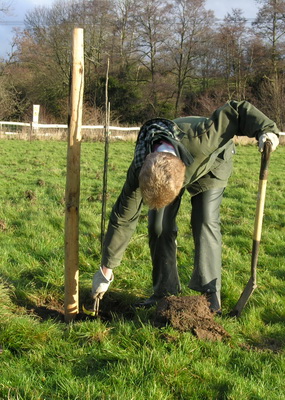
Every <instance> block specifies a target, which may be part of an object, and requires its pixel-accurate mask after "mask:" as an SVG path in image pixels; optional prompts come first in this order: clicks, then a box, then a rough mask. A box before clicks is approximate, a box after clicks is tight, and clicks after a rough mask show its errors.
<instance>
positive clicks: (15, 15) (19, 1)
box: [0, 0, 257, 59]
mask: <svg viewBox="0 0 285 400" xmlns="http://www.w3.org/2000/svg"><path fill="white" fill-rule="evenodd" d="M3 2H6V3H7V2H9V3H11V11H10V15H2V14H0V38H1V41H0V43H1V44H0V58H2V59H3V58H4V59H7V58H8V56H9V53H10V52H11V45H12V42H13V36H14V29H15V28H16V29H22V28H23V27H24V18H25V14H26V12H28V11H31V10H33V9H34V8H35V7H36V6H43V5H44V6H46V7H50V6H52V4H53V3H54V0H0V4H2V3H3ZM205 4H206V5H205V8H206V9H208V10H209V9H210V10H213V11H214V13H215V16H216V17H217V18H218V19H223V17H224V16H225V15H226V14H227V13H231V11H232V9H233V8H240V9H241V10H243V12H244V14H243V16H244V17H245V18H248V19H250V20H251V19H253V18H255V16H256V12H257V4H256V1H255V0H239V1H238V2H237V3H235V2H233V1H231V0H206V3H205Z"/></svg>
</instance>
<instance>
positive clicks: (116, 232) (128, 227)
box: [102, 162, 142, 268]
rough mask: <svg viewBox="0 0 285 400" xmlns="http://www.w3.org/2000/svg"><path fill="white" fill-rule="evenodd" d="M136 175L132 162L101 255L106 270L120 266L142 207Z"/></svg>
mask: <svg viewBox="0 0 285 400" xmlns="http://www.w3.org/2000/svg"><path fill="white" fill-rule="evenodd" d="M138 175H139V170H137V169H135V167H134V162H132V164H131V166H130V168H129V170H128V173H127V178H126V181H125V184H124V186H123V189H122V191H121V194H120V195H119V197H118V199H117V201H116V203H115V204H114V206H113V208H112V212H111V215H110V219H109V224H108V229H107V233H106V236H105V239H104V244H103V253H102V265H105V266H106V267H108V268H114V267H117V266H118V265H119V264H120V262H121V259H122V257H123V254H124V251H125V249H126V247H127V245H128V244H129V241H130V239H131V236H132V234H133V232H134V231H135V229H136V226H137V222H138V219H139V216H140V212H141V207H142V197H141V193H140V189H139V182H138Z"/></svg>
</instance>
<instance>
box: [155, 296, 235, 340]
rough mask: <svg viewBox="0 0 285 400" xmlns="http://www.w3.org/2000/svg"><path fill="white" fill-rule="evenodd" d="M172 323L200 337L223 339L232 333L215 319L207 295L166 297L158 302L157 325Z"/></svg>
mask: <svg viewBox="0 0 285 400" xmlns="http://www.w3.org/2000/svg"><path fill="white" fill-rule="evenodd" d="M166 324H170V325H171V326H172V327H173V328H175V329H178V330H179V331H181V332H186V331H191V332H192V333H193V334H194V335H195V336H197V337H198V338H199V339H204V340H205V339H206V340H211V341H222V340H223V339H226V338H229V337H230V335H229V334H228V333H227V332H226V331H225V329H224V328H223V327H222V326H221V325H219V324H218V323H217V322H216V321H215V320H214V314H213V313H212V312H211V311H210V309H209V303H208V302H207V300H206V297H205V296H184V297H176V296H169V297H164V298H163V299H161V300H160V301H159V302H158V303H157V308H156V314H155V325H157V326H162V325H166Z"/></svg>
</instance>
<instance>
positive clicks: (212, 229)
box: [148, 188, 224, 297]
mask: <svg viewBox="0 0 285 400" xmlns="http://www.w3.org/2000/svg"><path fill="white" fill-rule="evenodd" d="M223 192H224V188H219V189H210V190H207V191H206V192H203V193H199V194H197V195H195V196H193V197H191V204H192V210H191V227H192V233H193V238H194V245H195V256H194V269H193V271H192V276H191V279H190V283H189V287H190V288H191V289H193V290H196V291H198V292H202V293H206V292H208V293H210V292H216V291H217V290H220V289H221V251H222V237H221V230H220V205H221V201H222V197H223ZM182 195H183V193H181V194H180V196H178V197H177V198H176V199H175V201H174V202H173V203H171V204H170V205H169V206H167V207H165V208H164V209H162V210H158V211H155V210H150V211H149V220H148V221H149V223H148V233H149V247H150V253H151V259H152V266H153V270H152V278H153V291H154V296H157V297H162V296H166V295H170V294H174V295H176V294H178V293H179V292H180V291H181V285H180V279H179V274H178V268H177V260H176V254H177V246H176V238H177V233H178V228H177V225H176V215H177V212H178V210H179V207H180V203H181V197H182ZM191 264H192V261H191V260H189V274H190V268H191Z"/></svg>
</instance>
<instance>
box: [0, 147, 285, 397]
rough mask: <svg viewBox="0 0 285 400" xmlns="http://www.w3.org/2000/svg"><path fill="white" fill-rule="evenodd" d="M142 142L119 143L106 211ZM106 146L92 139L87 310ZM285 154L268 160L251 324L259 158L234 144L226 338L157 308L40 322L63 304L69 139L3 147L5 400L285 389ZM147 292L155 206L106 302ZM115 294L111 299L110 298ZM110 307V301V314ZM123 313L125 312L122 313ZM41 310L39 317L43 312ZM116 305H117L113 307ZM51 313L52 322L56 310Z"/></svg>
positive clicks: (186, 243) (0, 370) (1, 376)
mask: <svg viewBox="0 0 285 400" xmlns="http://www.w3.org/2000/svg"><path fill="white" fill-rule="evenodd" d="M133 150H134V143H127V142H116V143H111V144H110V169H109V191H108V206H107V213H108V214H109V213H110V209H111V206H112V204H113V203H114V201H115V200H116V198H117V196H118V194H119V192H120V190H121V186H122V184H123V181H124V177H125V173H126V170H127V168H128V165H129V163H130V161H131V159H132V154H133ZM103 155H104V145H103V144H102V143H83V144H82V151H81V203H80V302H81V303H82V302H84V301H86V300H87V299H88V298H89V293H90V287H91V280H92V275H93V273H94V271H96V270H97V269H98V267H99V264H100V223H101V196H102V195H101V193H102V176H103ZM284 157H285V147H283V146H280V147H279V148H278V150H277V151H276V152H275V153H273V154H272V158H271V163H270V172H269V180H268V186H267V196H266V206H265V215H264V221H263V230H262V244H261V248H260V254H259V262H258V288H257V289H256V290H255V292H254V293H253V295H252V296H251V298H250V300H249V302H248V304H247V305H246V307H245V309H244V311H243V313H242V316H241V317H240V318H239V319H235V318H230V317H228V316H227V313H228V312H229V311H231V309H232V308H233V306H234V305H235V304H236V301H237V300H238V298H239V295H240V294H241V292H242V290H243V289H244V287H245V284H246V283H247V280H248V279H249V275H250V257H251V245H252V232H253V223H254V215H255V206H256V194H257V188H258V175H259V166H260V154H259V153H258V151H257V149H256V148H255V147H254V146H238V148H237V155H236V156H235V163H234V165H235V168H234V173H233V176H232V177H231V180H230V183H229V185H228V188H227V189H226V192H225V196H224V200H223V204H222V230H223V289H222V302H223V310H224V315H223V317H221V318H219V317H217V321H218V322H219V323H220V324H221V325H222V326H223V327H224V328H225V329H226V330H227V331H228V332H229V334H230V335H231V338H230V339H229V340H227V341H225V342H206V341H202V340H198V339H197V338H196V337H195V336H193V335H192V334H191V333H190V332H187V333H181V332H178V331H175V330H174V329H173V328H172V327H169V326H168V327H165V328H160V329H159V328H157V327H154V326H153V325H152V323H151V321H152V316H153V310H148V311H146V310H138V311H137V312H135V313H134V314H132V315H130V314H128V313H126V315H125V314H124V312H123V310H124V308H122V312H117V313H114V314H113V318H112V319H111V320H109V321H108V320H104V319H97V320H79V321H77V322H74V323H72V324H69V325H68V324H65V323H63V322H62V321H61V320H60V319H54V318H49V319H46V318H41V317H40V314H39V312H38V311H39V310H43V311H44V310H49V311H52V310H53V309H54V310H62V308H63V302H64V214H65V205H64V194H65V175H66V144H65V143H62V142H52V141H47V142H41V141H34V142H31V143H29V142H24V141H17V140H7V141H5V140H4V141H1V143H0V162H1V170H0V199H1V200H0V240H1V258H0V346H1V347H2V350H3V351H2V352H1V353H0V399H13V400H14V399H31V400H39V399H41V400H44V399H52V400H53V399H61V400H62V399H72V400H74V399H80V400H85V399H86V400H94V399H98V400H99V399H100V400H101V399H106V400H107V399H114V400H115V399H125V400H131V399H134V400H145V399H153V400H160V399H161V400H172V399H173V400H177V399H181V400H188V399H191V400H192V399H194V400H195V399H201V400H208V399H209V400H210V399H211V400H212V399H218V400H220V399H229V400H240V399H252V400H261V399H262V400H263V399H264V400H265V399H270V400H275V399H276V400H280V399H284V398H285V395H284V392H285V384H284V374H285V357H284V348H285V333H284V324H285V301H284V294H285V283H284V278H285V268H284V234H285V217H284V189H283V184H284V178H285V168H284ZM189 220H190V198H189V196H188V195H187V194H185V196H184V197H183V201H182V205H181V209H180V212H179V215H178V225H179V229H180V230H179V236H178V265H179V271H180V277H181V281H182V287H183V294H185V295H189V294H194V292H191V291H190V289H188V288H187V284H188V281H189V278H190V275H191V271H192V266H193V241H192V237H191V229H190V225H189ZM150 293H151V266H150V258H149V251H148V245H147V209H143V212H142V215H141V220H140V224H139V226H138V229H137V232H136V233H135V235H134V236H133V237H132V239H131V242H130V245H129V247H128V249H127V250H126V252H125V255H124V259H123V262H122V265H121V266H120V267H119V268H118V269H117V270H116V271H115V280H114V283H113V284H112V287H111V289H110V292H109V294H108V295H109V299H111V300H112V301H113V303H112V302H111V303H110V304H111V306H110V307H112V304H115V303H116V302H117V303H118V302H119V304H121V305H122V307H124V306H125V307H126V309H127V307H129V305H130V304H131V303H132V302H133V301H135V299H137V298H138V297H140V296H142V297H144V296H145V297H146V296H148V295H149V294H150ZM106 296H107V295H106ZM106 300H108V297H106V298H105V305H104V304H103V303H104V301H103V303H102V306H105V307H106ZM116 309H117V308H116ZM36 310H37V312H36ZM117 311H118V309H117ZM51 315H52V314H51Z"/></svg>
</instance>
